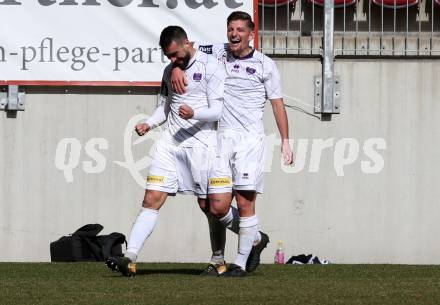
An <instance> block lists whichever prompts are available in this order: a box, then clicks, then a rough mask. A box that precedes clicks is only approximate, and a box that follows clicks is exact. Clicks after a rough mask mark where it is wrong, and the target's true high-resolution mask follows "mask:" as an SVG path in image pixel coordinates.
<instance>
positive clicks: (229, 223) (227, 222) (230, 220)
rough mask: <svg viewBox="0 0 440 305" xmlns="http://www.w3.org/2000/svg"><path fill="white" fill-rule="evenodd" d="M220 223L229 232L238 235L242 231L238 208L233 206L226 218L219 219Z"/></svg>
mask: <svg viewBox="0 0 440 305" xmlns="http://www.w3.org/2000/svg"><path fill="white" fill-rule="evenodd" d="M219 220H220V222H221V223H222V224H223V225H224V226H225V227H226V228H228V229H229V230H231V231H232V232H234V233H235V234H238V232H239V231H240V225H239V223H240V214H239V213H238V210H237V208H236V207H233V206H231V208H230V209H229V211H228V214H226V215H225V216H224V217H222V218H220V219H219Z"/></svg>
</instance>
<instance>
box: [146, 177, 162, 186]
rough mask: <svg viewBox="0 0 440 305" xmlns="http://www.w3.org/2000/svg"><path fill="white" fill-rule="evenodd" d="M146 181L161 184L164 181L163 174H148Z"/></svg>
mask: <svg viewBox="0 0 440 305" xmlns="http://www.w3.org/2000/svg"><path fill="white" fill-rule="evenodd" d="M147 182H148V183H160V184H163V183H164V182H165V176H148V177H147Z"/></svg>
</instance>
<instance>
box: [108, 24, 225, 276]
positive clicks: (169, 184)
mask: <svg viewBox="0 0 440 305" xmlns="http://www.w3.org/2000/svg"><path fill="white" fill-rule="evenodd" d="M160 46H161V47H162V50H163V51H164V54H165V55H166V56H167V57H168V58H169V59H170V60H171V63H170V64H169V65H168V66H167V67H166V68H165V70H164V73H163V79H162V88H161V92H160V96H161V104H160V106H159V107H158V108H157V109H156V111H155V112H154V114H153V115H152V116H151V117H149V118H148V119H147V120H146V122H141V123H139V124H138V125H136V132H137V133H138V134H139V135H140V136H143V135H145V134H146V133H147V132H148V131H150V130H151V129H153V128H155V127H157V126H159V125H161V124H163V123H165V131H164V134H163V136H162V138H161V139H160V141H159V142H158V143H157V146H156V151H155V156H154V158H153V161H152V163H151V165H150V168H149V173H148V177H147V185H146V191H145V196H144V200H143V203H142V208H141V210H140V212H139V214H138V216H137V218H136V221H135V223H134V224H133V227H132V229H131V233H130V237H129V239H128V245H127V251H126V253H125V256H123V257H110V258H108V259H107V260H106V265H107V266H108V267H109V268H110V269H112V270H116V271H119V272H121V273H122V274H123V275H125V276H131V275H134V274H135V273H136V259H137V256H138V253H139V251H140V250H141V248H142V247H143V244H144V242H145V241H146V240H147V239H148V237H149V236H150V234H151V233H152V231H153V229H154V227H155V225H156V221H157V218H158V213H159V209H160V208H161V207H162V205H163V204H164V203H165V200H166V199H167V196H168V194H175V193H176V192H179V193H183V194H194V195H196V196H197V197H198V201H199V204H200V205H204V201H205V200H206V197H207V190H208V171H209V169H210V165H211V161H212V160H213V159H214V158H215V153H216V143H217V141H216V128H217V121H218V119H219V118H220V116H221V112H222V107H223V91H224V82H225V70H224V65H223V64H221V63H219V62H218V61H217V60H216V59H215V58H214V57H212V56H209V55H207V54H206V53H203V52H200V51H198V50H196V49H194V47H193V45H192V44H191V43H190V42H189V41H188V38H187V34H186V33H185V31H184V30H183V29H182V28H181V27H178V26H169V27H166V28H165V29H164V30H163V31H162V33H161V35H160ZM174 66H178V67H180V68H181V69H182V70H183V71H184V73H185V75H186V77H187V79H188V86H187V90H186V93H185V94H176V93H174V92H173V91H172V90H171V83H170V81H171V79H170V77H171V69H172V67H174Z"/></svg>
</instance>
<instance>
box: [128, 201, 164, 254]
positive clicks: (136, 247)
mask: <svg viewBox="0 0 440 305" xmlns="http://www.w3.org/2000/svg"><path fill="white" fill-rule="evenodd" d="M158 215H159V211H158V210H153V209H148V208H142V209H141V210H140V211H139V214H138V216H137V218H136V221H135V223H134V224H133V227H132V228H131V232H130V238H129V239H128V244H127V252H126V254H125V256H127V257H128V258H129V259H131V261H132V262H136V259H137V256H138V254H139V251H140V250H141V249H142V247H143V245H144V243H145V241H146V240H147V238H148V237H149V236H150V234H151V232H153V230H154V227H155V226H156V222H157V217H158Z"/></svg>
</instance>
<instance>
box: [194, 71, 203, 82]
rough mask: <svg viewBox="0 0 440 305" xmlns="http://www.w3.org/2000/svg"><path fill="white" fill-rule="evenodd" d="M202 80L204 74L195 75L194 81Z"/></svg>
mask: <svg viewBox="0 0 440 305" xmlns="http://www.w3.org/2000/svg"><path fill="white" fill-rule="evenodd" d="M201 79H202V73H194V74H193V80H195V81H198V82H199V81H200V80H201Z"/></svg>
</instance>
